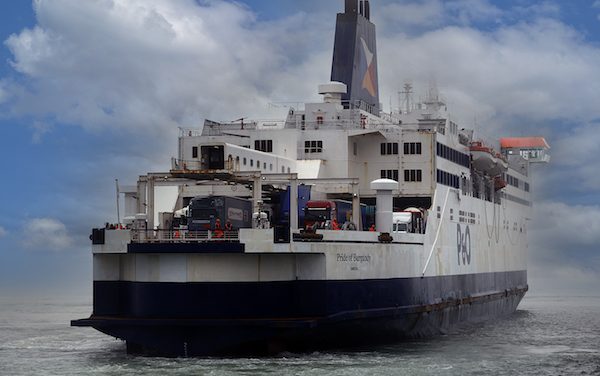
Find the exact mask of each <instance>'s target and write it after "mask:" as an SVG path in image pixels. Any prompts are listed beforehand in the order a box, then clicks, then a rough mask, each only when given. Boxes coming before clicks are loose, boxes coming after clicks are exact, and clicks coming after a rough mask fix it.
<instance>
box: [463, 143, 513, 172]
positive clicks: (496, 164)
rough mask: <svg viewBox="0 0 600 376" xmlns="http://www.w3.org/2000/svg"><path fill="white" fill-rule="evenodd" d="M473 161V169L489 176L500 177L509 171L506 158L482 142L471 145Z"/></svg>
mask: <svg viewBox="0 0 600 376" xmlns="http://www.w3.org/2000/svg"><path fill="white" fill-rule="evenodd" d="M470 150H471V160H472V161H473V168H475V169H476V170H478V171H482V172H484V173H485V174H486V175H488V176H492V177H495V176H498V175H501V174H502V173H503V172H506V170H508V161H507V160H506V158H505V157H504V156H503V155H502V154H500V153H498V152H496V151H495V150H494V149H492V148H491V147H489V146H487V145H485V144H484V143H483V142H481V141H475V142H472V143H471V146H470Z"/></svg>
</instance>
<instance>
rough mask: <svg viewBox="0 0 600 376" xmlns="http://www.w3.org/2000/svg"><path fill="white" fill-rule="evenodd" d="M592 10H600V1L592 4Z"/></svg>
mask: <svg viewBox="0 0 600 376" xmlns="http://www.w3.org/2000/svg"><path fill="white" fill-rule="evenodd" d="M592 8H600V0H596V1H594V3H593V4H592Z"/></svg>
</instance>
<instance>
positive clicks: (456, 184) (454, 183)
mask: <svg viewBox="0 0 600 376" xmlns="http://www.w3.org/2000/svg"><path fill="white" fill-rule="evenodd" d="M437 182H438V183H439V184H442V185H445V186H448V187H452V188H456V189H458V188H460V177H459V176H456V175H454V174H451V173H449V172H446V171H443V170H437Z"/></svg>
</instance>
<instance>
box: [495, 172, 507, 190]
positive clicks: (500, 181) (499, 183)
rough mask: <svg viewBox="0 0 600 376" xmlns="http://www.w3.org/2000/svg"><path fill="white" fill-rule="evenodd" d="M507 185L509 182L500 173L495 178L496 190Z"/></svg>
mask: <svg viewBox="0 0 600 376" xmlns="http://www.w3.org/2000/svg"><path fill="white" fill-rule="evenodd" d="M507 185H508V184H507V183H506V180H504V179H503V178H502V175H498V176H496V177H495V178H494V189H495V190H496V192H498V191H499V190H501V189H504V188H506V186H507Z"/></svg>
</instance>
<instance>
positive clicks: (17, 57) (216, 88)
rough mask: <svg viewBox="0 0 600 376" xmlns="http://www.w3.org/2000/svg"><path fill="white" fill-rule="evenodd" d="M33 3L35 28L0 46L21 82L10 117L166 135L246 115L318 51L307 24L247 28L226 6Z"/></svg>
mask: <svg viewBox="0 0 600 376" xmlns="http://www.w3.org/2000/svg"><path fill="white" fill-rule="evenodd" d="M34 4H35V10H36V15H37V19H38V25H37V26H36V27H34V28H33V29H28V30H24V31H22V32H21V33H20V34H18V35H12V36H11V37H10V38H9V39H8V40H7V41H6V45H7V46H8V47H9V49H10V50H11V52H12V53H13V56H14V61H13V66H14V68H15V69H16V70H17V71H19V72H21V73H22V74H23V75H25V76H26V77H28V78H29V85H28V87H27V89H28V90H26V91H21V92H18V91H16V90H15V92H14V93H12V94H13V95H14V96H16V98H15V105H14V106H13V107H12V109H13V112H14V114H16V115H19V114H23V115H25V114H26V115H32V114H33V115H37V116H39V117H44V116H46V115H51V116H53V117H55V118H56V120H57V122H59V123H69V124H77V125H81V126H83V127H86V128H100V127H106V126H108V127H118V128H128V129H155V130H159V129H166V128H171V129H172V128H176V127H177V126H191V125H193V126H197V125H198V124H199V123H200V121H201V119H203V118H205V117H207V118H216V119H217V120H221V119H223V120H232V119H234V118H238V117H240V116H241V115H245V114H249V113H254V112H256V109H257V108H259V109H264V108H266V105H267V103H269V101H270V100H272V99H273V98H271V95H270V94H271V93H272V91H273V90H274V88H275V87H277V86H278V82H277V77H278V75H284V76H285V75H286V72H290V71H294V70H295V69H296V68H297V67H299V66H301V64H302V62H303V61H305V60H306V58H305V56H308V55H310V54H306V52H307V51H308V50H309V49H310V48H311V42H312V41H315V45H316V46H321V45H322V43H324V42H316V41H320V40H322V35H320V30H321V29H320V28H319V27H317V26H318V25H319V22H318V20H315V19H314V18H311V17H308V16H306V15H297V16H295V17H291V18H289V19H286V20H282V21H278V22H269V23H257V22H256V20H255V16H254V14H253V13H252V12H250V11H249V10H248V9H247V8H245V7H242V6H241V5H238V4H235V3H230V2H218V1H210V2H205V3H204V4H205V5H203V6H200V5H198V2H195V1H192V0H185V1H178V2H172V1H166V0H153V1H145V0H134V1H130V0H127V1H125V0H115V1H95V2H80V1H75V0H57V1H52V2H50V1H36V2H35V3H34ZM65 10H68V11H65ZM323 24H325V23H323ZM328 27H332V26H331V25H328ZM299 30H302V31H301V32H299ZM311 33H312V37H311V40H309V41H306V40H305V37H306V36H307V35H308V36H310V35H311ZM307 43H308V44H307ZM327 45H329V43H327ZM312 76H314V75H312V74H311V77H312ZM309 78H310V77H309ZM315 85H316V82H315Z"/></svg>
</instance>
